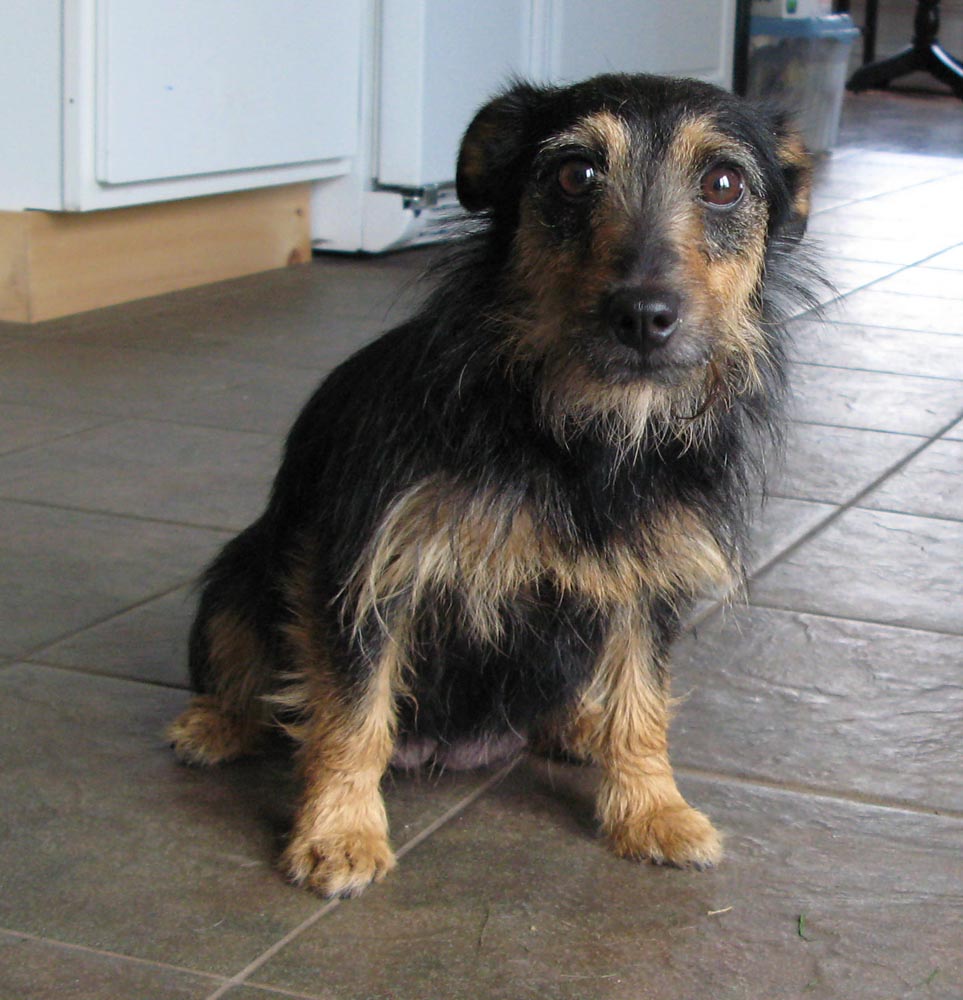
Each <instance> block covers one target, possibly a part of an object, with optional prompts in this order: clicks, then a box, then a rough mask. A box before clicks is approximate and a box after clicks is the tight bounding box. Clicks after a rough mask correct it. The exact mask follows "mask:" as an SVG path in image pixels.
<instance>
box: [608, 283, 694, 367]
mask: <svg viewBox="0 0 963 1000" xmlns="http://www.w3.org/2000/svg"><path fill="white" fill-rule="evenodd" d="M607 318H608V322H609V326H610V328H611V330H612V332H613V333H614V334H615V335H616V337H618V338H619V340H621V341H622V343H623V344H626V345H627V346H628V347H633V348H635V350H637V351H651V350H654V349H655V348H657V347H661V346H662V345H663V344H665V343H666V341H668V339H669V338H670V337H671V336H672V334H673V333H675V331H676V328H677V327H678V325H679V296H678V295H676V294H675V292H670V291H668V290H667V289H664V288H644V287H639V286H633V287H631V288H620V289H619V290H618V291H617V292H614V293H613V294H612V295H611V297H610V298H609V302H608V307H607Z"/></svg>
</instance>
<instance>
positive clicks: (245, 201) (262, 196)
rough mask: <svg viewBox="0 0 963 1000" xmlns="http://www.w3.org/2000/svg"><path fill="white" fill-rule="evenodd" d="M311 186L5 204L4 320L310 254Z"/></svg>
mask: <svg viewBox="0 0 963 1000" xmlns="http://www.w3.org/2000/svg"><path fill="white" fill-rule="evenodd" d="M310 191H311V187H310V185H309V184H289V185H285V186H282V187H271V188H259V189H257V190H253V191H240V192H236V193H232V194H223V195H214V196H211V197H205V198H190V199H186V200H184V201H170V202H162V203H160V204H156V205H138V206H135V207H132V208H116V209H110V210H108V211H100V212H0V320H6V321H12V322H16V323H37V322H41V321H42V320H47V319H54V318H56V317H58V316H66V315H68V314H70V313H76V312H84V311H86V310H88V309H99V308H101V307H102V306H108V305H115V304H116V303H118V302H128V301H130V300H131V299H140V298H145V297H146V296H149V295H161V294H163V293H164V292H172V291H176V290H178V289H181V288H191V287H193V286H195V285H205V284H208V283H210V282H212V281H225V280H227V279H229V278H239V277H242V276H243V275H246V274H255V273H257V272H258V271H269V270H272V269H273V268H277V267H285V266H286V265H288V264H296V263H302V262H304V261H307V260H309V259H310V257H311V225H310V203H311V195H310Z"/></svg>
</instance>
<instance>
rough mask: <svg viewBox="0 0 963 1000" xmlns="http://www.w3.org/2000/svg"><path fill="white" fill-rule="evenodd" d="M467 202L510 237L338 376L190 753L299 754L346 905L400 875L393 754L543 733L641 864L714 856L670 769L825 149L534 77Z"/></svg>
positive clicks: (215, 675) (508, 113) (225, 594)
mask: <svg viewBox="0 0 963 1000" xmlns="http://www.w3.org/2000/svg"><path fill="white" fill-rule="evenodd" d="M457 187H458V197H459V199H460V200H461V202H462V204H463V205H464V207H465V208H466V209H468V210H469V211H470V212H472V213H478V215H477V217H478V219H479V220H480V224H479V225H478V227H477V228H476V230H475V231H474V232H473V233H471V234H470V235H468V236H467V237H466V238H465V240H464V242H463V245H462V246H461V248H460V250H459V251H458V253H457V255H456V256H455V257H454V258H453V260H452V261H451V262H450V263H449V265H448V267H447V270H446V271H445V272H444V277H443V279H442V281H441V283H440V287H439V288H438V289H437V291H436V292H435V293H434V294H433V296H431V297H430V298H429V299H428V300H427V303H426V305H425V306H424V308H423V309H422V310H421V311H420V312H419V313H418V314H417V315H416V316H415V317H414V318H413V319H412V320H411V321H409V322H407V323H405V324H404V325H402V326H400V327H398V328H397V329H394V330H392V331H390V332H389V333H386V334H385V335H384V336H382V337H380V338H379V339H378V340H376V341H375V342H374V343H372V344H370V345H369V346H367V347H365V348H364V349H363V350H361V351H359V352H358V353H357V354H355V355H354V356H353V357H352V358H350V359H349V360H347V361H346V362H345V363H344V364H342V365H341V366H340V367H338V368H337V369H336V370H335V371H334V372H332V374H331V375H330V376H329V377H328V378H326V379H325V380H324V382H323V383H322V385H321V386H320V388H319V389H318V390H317V392H316V393H315V394H314V396H313V397H312V398H311V400H310V401H309V402H308V404H307V405H306V407H305V408H304V410H303V412H302V413H301V415H300V417H299V418H298V420H297V422H296V423H295V425H294V428H293V430H292V431H291V433H290V435H289V437H288V440H287V444H286V448H285V454H284V459H283V462H282V464H281V469H280V471H279V473H278V475H277V478H276V480H275V483H274V488H273V492H272V494H271V498H270V502H269V504H268V507H267V510H266V511H265V512H264V514H263V515H262V516H261V517H260V518H259V519H258V520H257V521H256V522H255V523H254V524H252V525H251V526H250V527H249V528H248V529H247V530H245V531H243V532H242V533H241V534H240V535H239V536H238V537H237V538H235V539H234V540H233V541H231V542H230V543H229V544H228V545H227V546H226V547H225V548H224V550H223V552H221V554H220V555H219V556H218V557H217V559H216V560H215V561H214V563H213V564H212V565H211V566H210V568H209V569H208V570H207V573H206V575H205V577H204V584H203V591H202V596H201V600H200V607H199V611H198V614H197V619H196V621H195V623H194V628H193V631H192V635H191V647H190V669H191V678H192V681H193V684H194V687H195V689H196V690H197V691H198V692H199V693H198V695H197V697H195V698H194V700H193V702H192V704H191V705H190V707H189V708H188V709H187V710H186V712H185V713H184V714H183V715H182V716H181V717H180V718H179V719H178V720H177V721H176V722H175V723H174V725H173V727H172V730H171V739H172V740H173V742H174V744H175V747H176V751H177V754H178V755H179V756H180V757H181V758H182V759H183V760H186V761H190V762H193V763H201V764H213V763H218V762H220V761H226V760H230V759H232V758H235V757H238V756H240V755H242V754H246V753H249V752H252V751H254V750H255V749H257V747H258V744H259V742H260V739H261V737H262V736H263V735H264V734H265V732H266V730H267V729H268V728H269V727H271V726H272V725H275V724H277V723H280V724H282V725H283V726H285V727H286V728H287V729H288V731H289V732H291V733H293V734H294V735H295V737H296V739H297V741H298V750H297V759H298V764H299V771H300V779H301V781H302V792H301V796H300V800H299V804H298V812H297V815H296V819H295V822H294V827H293V830H292V832H291V835H290V840H289V842H288V844H287V848H286V850H285V851H284V854H283V857H282V861H281V864H282V867H283V870H284V871H285V872H286V873H287V875H288V876H289V877H290V878H291V879H292V880H293V881H295V882H297V883H306V884H307V885H309V886H310V887H311V888H313V889H315V890H317V891H319V892H321V893H323V894H325V895H342V896H350V895H354V894H356V893H358V892H360V891H361V890H362V889H364V887H365V886H366V885H368V883H369V882H371V881H372V880H377V879H380V878H381V877H382V876H383V875H384V874H385V873H386V872H387V871H388V870H389V869H390V868H391V867H392V866H393V864H394V858H393V856H392V852H391V848H390V847H389V845H388V829H387V820H386V815H385V808H384V804H383V801H382V798H381V793H380V784H381V780H382V777H383V775H384V773H385V771H386V769H387V768H388V767H389V766H390V765H392V764H394V765H396V766H402V767H418V766H421V765H424V764H431V765H435V766H442V767H444V766H447V767H465V766H473V765H476V764H484V763H487V762H490V761H492V760H494V759H495V758H497V757H499V756H503V755H506V754H511V753H513V752H515V751H517V750H518V749H519V748H520V747H522V746H523V745H525V744H527V743H528V744H537V745H538V746H540V747H554V748H557V749H559V750H560V751H563V752H564V753H566V754H568V755H574V756H576V757H579V758H582V759H588V760H591V761H594V762H597V763H598V765H600V768H601V772H602V777H601V787H600V790H599V794H598V816H599V819H600V823H601V826H602V829H603V830H604V832H605V834H607V836H608V837H609V838H610V840H611V843H612V845H613V847H614V849H615V851H616V852H617V853H618V854H620V855H623V856H625V857H629V858H649V859H651V860H652V861H655V862H665V863H670V864H675V865H689V866H694V867H703V866H707V865H711V864H712V863H714V862H715V861H716V860H717V859H718V858H719V857H720V839H719V836H718V834H717V833H716V831H715V829H714V828H713V827H712V825H711V823H710V822H709V820H708V819H707V818H706V817H705V816H704V815H703V814H702V813H700V812H698V811H696V810H695V809H693V808H691V807H690V806H689V805H688V804H687V803H686V802H685V800H684V799H683V797H682V795H681V794H680V793H679V791H678V789H677V787H676V784H675V780H674V778H673V774H672V769H671V766H670V764H669V758H668V753H667V737H666V730H667V726H668V719H669V697H668V685H667V678H666V671H667V651H668V646H669V643H670V641H671V640H672V638H673V636H674V634H675V633H676V632H677V630H678V625H679V616H680V612H681V611H682V610H683V609H684V608H685V607H686V605H687V603H688V602H689V601H690V600H691V599H692V598H693V597H694V596H695V595H696V594H698V593H699V592H700V591H702V590H703V589H704V588H705V587H707V586H709V587H713V586H715V587H727V586H728V585H729V583H730V582H731V581H732V580H733V579H738V578H739V577H740V574H741V565H742V561H741V552H742V551H743V543H744V539H745V533H746V520H747V516H748V511H749V508H750V507H751V506H752V504H751V501H750V497H751V496H752V495H753V482H754V478H755V473H756V471H757V466H758V465H759V464H760V462H759V457H760V455H761V454H762V449H763V443H764V439H765V438H767V437H769V436H770V434H771V432H772V431H773V430H774V429H775V427H776V426H777V423H778V421H777V417H778V412H779V404H780V399H781V397H782V396H783V392H784V368H785V361H784V346H783V339H784V334H783V331H782V328H781V324H780V320H781V318H782V316H783V315H784V306H783V305H781V304H780V303H781V301H785V298H786V297H787V296H789V297H790V298H791V297H793V296H795V297H796V299H797V300H798V299H799V298H800V297H801V298H802V301H804V302H805V301H807V300H806V289H805V287H804V286H805V283H804V282H800V281H799V274H800V273H803V271H804V268H801V267H800V266H799V265H798V264H797V263H795V261H796V260H797V256H798V255H797V254H796V253H795V251H796V249H797V247H798V244H799V238H800V235H801V233H802V230H803V228H804V226H805V219H806V215H807V210H808V202H809V188H810V167H809V161H808V158H807V155H806V152H805V150H804V148H803V146H802V144H801V143H800V141H799V139H798V138H797V137H796V135H795V134H794V133H793V132H792V131H791V130H790V129H789V128H788V127H787V126H786V124H785V123H784V121H783V120H781V119H780V118H779V117H778V116H775V115H769V114H767V113H764V112H760V111H759V110H756V109H753V108H751V107H750V106H749V105H748V104H746V103H744V102H743V101H741V100H740V99H738V98H736V97H734V96H732V95H730V94H728V93H726V92H724V91H721V90H719V89H717V88H715V87H712V86H709V85H707V84H702V83H698V82H695V81H691V80H670V79H663V78H659V77H652V76H617V75H610V76H601V77H597V78H595V79H592V80H589V81H587V82H585V83H581V84H578V85H576V86H572V87H566V88H551V87H537V86H532V85H528V84H525V83H517V84H515V85H513V86H512V87H510V89H508V90H507V91H506V92H505V93H503V94H502V95H501V96H499V97H497V98H495V99H494V100H492V101H491V103H489V104H488V105H486V106H485V107H483V108H482V109H481V111H479V113H478V114H477V116H476V117H475V119H474V120H473V121H472V123H471V125H470V127H469V128H468V131H467V133H466V135H465V137H464V140H463V143H462V147H461V152H460V155H459V160H458V171H457Z"/></svg>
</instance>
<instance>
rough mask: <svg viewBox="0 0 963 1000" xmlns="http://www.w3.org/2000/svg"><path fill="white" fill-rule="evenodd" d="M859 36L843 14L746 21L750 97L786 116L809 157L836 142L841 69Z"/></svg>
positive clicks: (843, 81) (843, 80)
mask: <svg viewBox="0 0 963 1000" xmlns="http://www.w3.org/2000/svg"><path fill="white" fill-rule="evenodd" d="M858 37H859V29H858V28H856V27H855V26H854V25H853V22H852V19H851V18H850V17H849V16H848V15H846V14H832V15H829V16H827V17H793V18H779V17H753V18H752V19H751V20H750V27H749V88H748V92H749V96H750V97H753V98H757V99H763V100H766V101H770V102H772V103H774V104H776V105H777V106H779V107H782V108H785V110H786V111H788V112H790V113H791V114H792V115H793V116H794V117H795V119H796V124H797V126H798V127H799V130H800V132H801V133H802V136H803V139H804V140H805V142H806V145H807V146H808V147H809V150H810V152H813V153H825V152H828V151H829V150H830V149H832V148H833V146H834V144H835V142H836V138H837V136H838V134H839V114H840V112H841V110H842V106H843V91H844V89H845V86H846V64H847V62H848V60H849V50H850V47H851V46H852V44H853V41H854V40H855V39H857V38H858Z"/></svg>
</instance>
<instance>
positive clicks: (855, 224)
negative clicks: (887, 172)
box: [808, 197, 960, 252]
mask: <svg viewBox="0 0 963 1000" xmlns="http://www.w3.org/2000/svg"><path fill="white" fill-rule="evenodd" d="M920 212H921V209H920V206H919V204H918V203H917V204H913V205H907V206H906V207H905V208H902V207H900V206H897V205H894V204H893V203H892V202H890V201H889V200H888V199H887V197H882V198H874V199H873V200H872V201H867V202H859V203H857V204H855V205H847V206H845V207H844V208H837V209H835V210H834V211H831V212H822V213H821V214H820V215H817V216H816V217H815V218H813V219H812V221H811V222H810V225H809V228H808V232H810V233H812V234H814V235H817V234H819V235H821V236H837V235H838V236H852V237H856V238H858V239H872V240H892V239H893V238H894V237H897V238H898V236H899V234H900V233H905V232H913V231H914V230H915V229H916V227H917V226H918V225H919V221H920ZM925 233H926V240H929V241H932V242H931V243H927V242H926V241H924V240H922V239H920V240H918V242H919V243H920V244H921V245H924V246H928V245H932V246H933V247H934V252H935V250H937V249H939V250H942V249H944V248H946V247H949V246H953V244H955V243H957V242H959V238H960V230H959V228H958V223H957V220H956V219H954V218H953V216H952V215H948V214H947V213H946V212H945V211H944V212H942V213H940V214H937V213H932V214H930V213H928V214H927V225H926V229H925ZM914 235H920V233H919V232H915V233H914Z"/></svg>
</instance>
